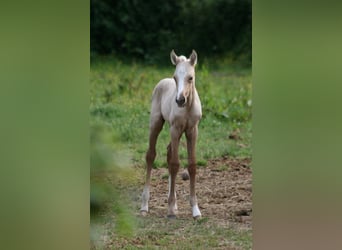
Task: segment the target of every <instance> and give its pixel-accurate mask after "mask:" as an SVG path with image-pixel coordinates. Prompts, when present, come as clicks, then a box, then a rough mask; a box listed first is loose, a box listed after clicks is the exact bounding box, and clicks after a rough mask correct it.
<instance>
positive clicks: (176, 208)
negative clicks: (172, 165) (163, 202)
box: [167, 175, 178, 210]
mask: <svg viewBox="0 0 342 250" xmlns="http://www.w3.org/2000/svg"><path fill="white" fill-rule="evenodd" d="M170 194H171V176H170V175H169V194H168V196H167V198H169V197H170ZM174 209H175V210H178V206H177V195H176V192H175V206H174Z"/></svg>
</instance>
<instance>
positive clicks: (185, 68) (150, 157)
mask: <svg viewBox="0 0 342 250" xmlns="http://www.w3.org/2000/svg"><path fill="white" fill-rule="evenodd" d="M170 57H171V62H172V64H173V65H175V66H176V70H175V73H174V75H173V78H165V79H163V80H161V81H160V82H159V83H158V84H157V86H156V87H155V88H154V91H153V95H152V107H151V117H150V138H149V148H148V151H147V153H146V163H147V173H146V184H145V186H144V191H143V193H142V205H141V209H140V211H141V214H142V215H146V213H147V212H148V200H149V198H150V190H149V187H150V181H151V169H152V164H153V162H154V159H155V157H156V142H157V138H158V135H159V133H160V131H161V129H162V128H163V125H164V122H165V121H167V122H168V123H169V124H170V134H171V142H170V144H169V145H168V147H167V163H168V169H169V195H168V213H167V217H169V218H175V217H176V210H177V201H176V191H175V181H176V175H177V172H178V170H179V158H178V146H179V140H180V138H181V136H182V134H183V133H185V136H186V140H187V151H188V172H189V175H190V205H191V208H192V216H193V218H195V219H196V218H199V217H201V212H200V210H199V208H198V205H197V198H196V193H195V176H196V156H195V146H196V139H197V134H198V128H197V127H198V123H199V120H200V119H201V117H202V108H201V102H200V99H199V96H198V93H197V90H196V88H195V65H196V63H197V54H196V51H194V50H193V51H192V53H191V55H190V57H189V59H187V58H186V57H185V56H177V55H176V54H175V52H174V51H173V50H172V51H171V53H170Z"/></svg>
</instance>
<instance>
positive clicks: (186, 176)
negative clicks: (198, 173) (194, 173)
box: [182, 171, 190, 181]
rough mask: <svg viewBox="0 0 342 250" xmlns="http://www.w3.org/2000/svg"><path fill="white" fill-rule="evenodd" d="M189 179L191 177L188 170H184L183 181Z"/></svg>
mask: <svg viewBox="0 0 342 250" xmlns="http://www.w3.org/2000/svg"><path fill="white" fill-rule="evenodd" d="M189 179H190V177H189V174H188V172H187V171H184V172H183V173H182V180H183V181H187V180H189Z"/></svg>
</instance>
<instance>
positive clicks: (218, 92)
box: [90, 59, 252, 168]
mask: <svg viewBox="0 0 342 250" xmlns="http://www.w3.org/2000/svg"><path fill="white" fill-rule="evenodd" d="M213 64H214V65H218V66H215V67H212V68H211V67H210V64H209V63H204V64H201V63H200V62H199V65H198V67H197V71H196V88H197V90H198V92H199V95H200V98H201V102H202V109H203V118H202V120H201V122H200V125H199V138H198V142H197V161H198V162H197V163H198V165H200V166H205V165H206V163H207V161H208V160H209V159H212V158H216V157H221V156H226V155H230V156H232V157H241V158H244V157H250V155H251V144H250V140H251V122H250V121H251V87H252V85H251V70H250V69H248V68H247V69H245V68H236V67H235V68H233V67H232V66H231V64H229V63H223V64H221V65H220V64H219V63H217V62H215V63H213ZM173 71H174V68H173V66H172V65H171V63H170V67H167V68H159V67H157V66H145V65H141V64H135V63H133V64H129V65H128V64H125V63H122V62H120V61H117V60H115V59H97V60H94V61H93V62H92V65H91V75H90V84H91V86H90V90H91V93H90V95H91V102H90V113H91V120H92V121H96V122H101V123H104V124H105V125H106V126H108V127H109V128H111V129H113V130H115V131H116V132H117V133H118V134H119V135H120V139H121V141H123V142H124V143H125V144H126V145H127V147H128V148H129V149H130V150H131V152H132V153H133V161H134V163H135V164H136V165H138V166H144V155H145V152H146V150H147V147H148V127H149V111H150V101H151V94H152V91H153V88H154V86H155V85H156V83H157V82H158V81H159V80H160V79H162V78H165V77H170V76H172V74H173ZM237 130H238V131H240V133H239V137H240V138H239V140H231V139H229V135H230V134H231V133H233V132H234V131H237ZM169 140H170V137H169V126H168V125H167V124H166V125H165V126H164V129H163V130H162V132H161V134H160V136H159V140H158V144H157V158H156V162H155V167H156V168H159V167H166V160H165V159H166V146H167V145H168V143H169ZM180 159H181V162H182V164H183V166H185V165H186V159H187V154H186V147H185V138H184V136H183V137H182V140H181V148H180Z"/></svg>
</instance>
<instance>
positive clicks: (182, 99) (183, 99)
mask: <svg viewBox="0 0 342 250" xmlns="http://www.w3.org/2000/svg"><path fill="white" fill-rule="evenodd" d="M176 103H177V104H178V105H179V106H182V105H184V103H185V98H184V96H182V97H180V98H179V99H177V98H176Z"/></svg>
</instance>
